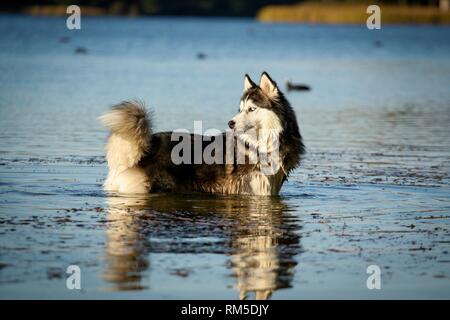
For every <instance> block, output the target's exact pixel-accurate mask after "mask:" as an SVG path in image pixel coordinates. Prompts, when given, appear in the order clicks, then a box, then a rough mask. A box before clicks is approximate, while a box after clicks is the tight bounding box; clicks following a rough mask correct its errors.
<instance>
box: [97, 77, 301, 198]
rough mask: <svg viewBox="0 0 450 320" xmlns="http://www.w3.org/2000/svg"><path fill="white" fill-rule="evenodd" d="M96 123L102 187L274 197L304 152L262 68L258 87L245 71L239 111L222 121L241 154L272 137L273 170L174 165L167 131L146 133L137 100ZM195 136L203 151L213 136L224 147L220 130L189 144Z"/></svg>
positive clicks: (288, 110)
mask: <svg viewBox="0 0 450 320" xmlns="http://www.w3.org/2000/svg"><path fill="white" fill-rule="evenodd" d="M101 121H102V122H103V124H104V125H106V126H107V127H109V128H110V129H111V135H110V137H109V138H108V142H107V145H106V158H107V160H108V166H109V173H108V178H107V179H106V182H105V184H104V188H105V190H106V191H114V192H120V193H154V192H209V193H222V194H251V195H277V194H278V193H279V191H280V189H281V186H282V184H283V182H284V181H285V180H286V178H287V176H288V174H289V173H290V172H291V171H292V170H293V169H294V168H295V167H297V166H298V165H299V163H300V160H301V156H302V155H303V153H304V145H303V142H302V136H301V135H300V131H299V127H298V124H297V119H296V116H295V113H294V110H293V109H292V107H291V106H290V104H289V102H288V101H287V100H286V98H285V97H284V95H283V93H281V92H280V90H279V88H278V87H277V84H276V83H275V82H274V81H273V80H272V79H271V78H270V77H269V75H268V74H267V73H265V72H264V73H263V74H262V75H261V80H260V84H259V86H258V85H256V84H255V83H253V81H252V80H251V79H250V77H249V76H248V75H245V77H244V94H243V95H242V97H241V101H240V107H239V112H238V113H237V114H236V115H235V116H234V117H233V119H231V120H230V121H229V123H228V125H229V126H230V128H231V129H233V131H234V136H235V137H236V139H234V143H235V144H239V143H244V144H245V146H246V147H247V149H246V150H247V152H251V150H258V148H260V147H261V145H265V148H266V149H265V150H269V152H270V146H269V147H267V144H268V143H269V142H268V140H267V137H266V136H265V135H264V134H261V132H272V133H273V132H274V133H275V134H276V135H277V138H278V145H277V147H278V155H279V163H280V166H279V169H278V170H277V171H276V172H274V174H270V175H267V174H265V173H264V172H262V170H261V165H260V163H252V164H250V163H245V164H238V162H236V161H233V162H232V163H230V162H229V161H225V160H224V161H222V163H213V164H206V163H204V162H203V163H201V164H194V161H191V162H190V163H181V164H175V163H174V162H173V161H172V159H171V152H172V149H173V148H174V146H175V145H176V144H177V143H178V141H172V139H171V136H172V133H171V132H159V133H152V119H151V116H150V115H149V114H148V113H147V112H146V110H145V108H144V106H143V105H142V104H141V103H139V102H123V103H121V104H119V105H117V106H114V107H113V108H112V110H111V111H109V112H107V113H106V114H104V115H103V116H102V117H101ZM250 131H256V133H257V134H256V136H251V135H249V132H250ZM196 139H199V140H200V141H201V142H200V144H201V145H202V148H203V149H205V148H206V147H207V146H208V145H209V144H210V143H212V142H213V141H215V139H223V145H226V142H225V139H226V135H225V134H222V135H219V136H215V137H213V138H212V139H207V140H209V141H204V139H203V137H202V136H201V135H194V134H192V135H191V143H192V146H193V148H194V144H195V143H196V141H197V142H198V140H196ZM221 151H223V152H222V156H223V158H224V159H225V158H226V157H227V154H226V152H227V151H226V149H225V148H224V149H223V150H221ZM247 156H248V154H247ZM192 157H193V155H192ZM233 157H234V158H235V157H236V155H233Z"/></svg>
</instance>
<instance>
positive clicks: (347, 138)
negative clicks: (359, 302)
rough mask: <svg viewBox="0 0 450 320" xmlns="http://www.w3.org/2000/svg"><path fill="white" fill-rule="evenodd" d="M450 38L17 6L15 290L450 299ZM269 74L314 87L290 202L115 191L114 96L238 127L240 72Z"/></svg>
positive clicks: (5, 215) (11, 277)
mask: <svg viewBox="0 0 450 320" xmlns="http://www.w3.org/2000/svg"><path fill="white" fill-rule="evenodd" d="M448 39H450V28H447V27H431V26H420V27H419V26H417V27H412V26H410V27H400V26H383V28H382V30H381V31H369V30H367V29H365V28H363V27H358V26H307V25H282V24H280V25H271V24H258V23H257V22H255V21H252V20H231V19H175V18H164V19H156V18H152V19H128V18H84V19H83V20H82V30H80V31H69V30H67V29H66V28H65V20H64V19H61V18H46V19H44V18H31V17H25V16H0V297H1V298H140V299H146V298H196V299H205V298H208V299H216V298H230V299H238V298H249V299H253V298H258V299H266V298H272V299H300V298H450V255H449V250H450V246H449V244H450V225H449V222H450V220H449V219H450V192H449V182H450V179H449V177H450V129H449V125H448V124H449V123H450V90H449V89H448V83H449V80H450V56H449V52H450V42H449V41H448ZM77 48H78V50H77ZM80 48H83V49H85V50H83V49H81V50H80ZM77 51H78V52H80V51H81V53H77ZM199 53H203V54H204V55H205V56H206V57H205V58H204V59H199V58H198V54H199ZM262 70H267V71H269V72H270V74H271V75H272V77H273V78H274V79H275V80H277V81H278V83H279V85H280V87H281V88H282V90H284V81H285V80H287V79H292V80H294V81H298V82H303V83H306V84H308V85H310V86H311V87H312V91H310V92H306V93H303V92H302V93H299V92H290V93H287V97H288V99H289V100H290V101H291V103H292V105H293V107H294V109H295V111H296V113H297V117H298V120H299V123H300V127H301V131H302V134H303V136H304V139H305V143H306V146H307V149H308V153H307V155H306V157H305V159H304V161H303V163H302V165H301V167H300V168H299V169H297V170H296V171H295V172H294V174H293V175H292V176H291V177H290V178H289V181H288V182H287V183H285V185H284V186H283V189H282V192H281V195H280V197H272V198H266V197H243V196H242V197H240V196H211V195H167V194H158V195H151V196H148V197H145V198H144V197H125V196H120V195H116V194H105V193H103V191H102V190H101V184H102V182H103V180H104V178H105V175H106V172H107V169H106V163H105V159H104V156H103V145H104V142H105V139H106V135H107V132H106V131H105V130H104V129H103V128H101V126H100V125H99V123H98V121H97V117H98V116H99V115H100V114H101V113H102V112H104V111H105V110H106V109H107V108H108V106H110V105H112V104H114V103H117V102H119V101H121V100H123V99H130V98H131V99H132V98H140V99H142V100H144V101H146V102H147V104H148V105H149V106H150V107H151V108H152V109H153V110H154V111H155V114H156V130H171V129H175V128H186V129H189V130H192V129H193V121H194V120H202V121H203V129H204V130H206V129H208V128H212V127H214V128H219V129H225V126H226V123H227V121H228V119H230V118H231V117H232V115H233V114H234V113H235V111H236V110H237V108H238V100H239V97H240V94H241V92H242V77H243V74H244V73H246V72H248V73H250V74H251V75H252V76H254V77H255V78H257V76H258V74H259V73H260V72H261V71H262ZM72 264H75V265H78V266H79V267H80V268H81V272H82V281H81V285H82V290H80V291H78V290H68V289H66V277H67V274H66V273H65V271H66V268H67V266H68V265H72ZM369 265H378V266H379V267H380V269H381V280H382V288H381V290H368V289H367V286H366V280H367V277H368V274H366V268H367V267H368V266H369Z"/></svg>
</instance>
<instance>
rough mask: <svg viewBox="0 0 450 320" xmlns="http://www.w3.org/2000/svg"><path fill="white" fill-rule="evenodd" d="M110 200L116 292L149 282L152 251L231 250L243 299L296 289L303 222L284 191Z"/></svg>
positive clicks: (109, 251) (110, 267)
mask: <svg viewBox="0 0 450 320" xmlns="http://www.w3.org/2000/svg"><path fill="white" fill-rule="evenodd" d="M108 206H109V209H108V217H107V220H108V228H107V232H106V237H107V245H106V260H107V269H106V270H105V272H104V278H105V280H107V281H108V282H110V283H113V284H114V289H115V290H141V289H146V288H148V287H149V286H150V283H151V279H150V275H151V274H150V272H148V271H147V268H148V266H149V260H148V259H149V254H150V253H222V254H226V255H229V256H230V260H229V262H230V264H229V265H230V266H231V270H232V273H233V275H234V276H235V277H236V285H235V287H236V289H237V290H238V291H239V297H240V299H248V298H255V299H268V298H270V297H271V295H272V293H273V292H274V291H276V290H278V289H282V288H289V287H291V283H292V280H293V277H294V268H295V266H296V264H297V262H296V259H295V255H297V254H298V253H299V252H300V243H299V237H298V235H297V231H298V229H299V226H298V224H297V222H296V219H295V217H293V216H292V215H291V214H290V212H291V211H292V210H293V208H291V207H289V206H288V205H287V204H286V203H285V202H284V201H283V200H282V199H280V198H278V197H257V196H256V197H255V196H247V197H242V196H204V195H197V194H195V195H192V194H191V195H173V194H170V195H155V196H153V195H151V196H147V198H143V197H123V196H120V197H119V196H118V197H115V196H111V197H109V198H108ZM152 237H153V238H158V241H157V242H151V238H152ZM183 238H189V239H191V240H192V239H198V241H183ZM205 239H207V240H205ZM208 239H209V240H208ZM211 239H213V240H212V241H216V240H217V239H219V240H217V242H211ZM168 272H169V271H168Z"/></svg>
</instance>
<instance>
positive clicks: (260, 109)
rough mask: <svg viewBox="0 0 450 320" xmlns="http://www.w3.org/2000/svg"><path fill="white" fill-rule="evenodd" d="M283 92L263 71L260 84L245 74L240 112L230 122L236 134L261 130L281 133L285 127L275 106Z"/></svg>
mask: <svg viewBox="0 0 450 320" xmlns="http://www.w3.org/2000/svg"><path fill="white" fill-rule="evenodd" d="M280 95H281V92H280V91H279V89H278V87H277V84H276V82H275V81H273V80H272V79H271V78H270V76H269V75H268V74H267V73H266V72H263V73H262V75H261V79H260V82H259V85H256V84H255V83H254V82H253V81H252V79H250V77H249V76H248V75H245V76H244V93H243V95H242V97H241V101H240V105H239V111H238V113H237V114H236V115H235V116H234V117H233V118H232V119H231V120H230V121H229V122H228V126H229V127H230V129H233V130H234V132H235V133H236V135H238V136H239V135H242V134H249V133H250V132H251V131H252V132H256V133H258V132H260V131H273V132H277V133H280V132H281V131H282V129H283V127H282V124H281V121H280V117H279V116H278V115H277V113H276V108H275V106H276V105H277V101H278V98H279V97H280Z"/></svg>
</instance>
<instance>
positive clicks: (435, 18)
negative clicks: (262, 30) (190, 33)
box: [1, 0, 450, 23]
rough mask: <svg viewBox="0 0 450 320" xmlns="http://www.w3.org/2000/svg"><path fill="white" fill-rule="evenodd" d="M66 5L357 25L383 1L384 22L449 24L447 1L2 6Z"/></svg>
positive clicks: (47, 0) (210, 0)
mask: <svg viewBox="0 0 450 320" xmlns="http://www.w3.org/2000/svg"><path fill="white" fill-rule="evenodd" d="M71 4H77V5H80V6H83V14H88V15H127V16H137V15H165V16H227V17H228V16H235V17H258V18H259V19H261V20H264V21H296V22H319V23H327V22H328V23H331V22H333V23H360V22H362V21H364V20H365V16H364V12H360V11H361V10H359V9H360V8H361V7H362V6H364V5H366V6H367V5H368V4H378V5H383V9H384V15H385V17H384V18H385V22H403V23H406V22H417V23H449V22H450V19H449V14H448V11H449V0H377V1H367V0H362V1H355V0H353V1H352V0H308V1H302V0H254V1H252V0H243V1H239V0H171V1H164V0H132V1H125V0H123V1H122V0H114V1H105V0H83V1H70V0H41V1H33V0H18V1H9V2H6V3H5V2H4V3H2V5H1V8H2V11H7V12H25V13H29V14H33V15H64V14H65V13H66V7H67V6H68V5H71ZM337 6H339V7H337ZM336 9H339V10H338V11H339V12H336V11H337V10H336Z"/></svg>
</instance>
